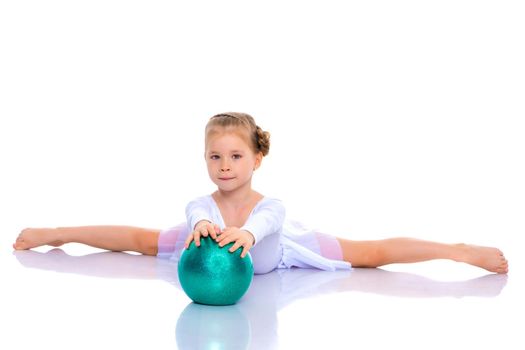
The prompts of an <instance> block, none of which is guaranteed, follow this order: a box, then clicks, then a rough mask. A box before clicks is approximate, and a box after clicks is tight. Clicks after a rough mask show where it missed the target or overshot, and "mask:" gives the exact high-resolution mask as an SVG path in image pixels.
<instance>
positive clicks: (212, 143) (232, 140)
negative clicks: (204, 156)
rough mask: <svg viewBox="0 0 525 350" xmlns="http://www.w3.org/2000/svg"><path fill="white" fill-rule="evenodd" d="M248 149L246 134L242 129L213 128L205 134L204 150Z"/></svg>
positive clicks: (248, 140) (248, 142)
mask: <svg viewBox="0 0 525 350" xmlns="http://www.w3.org/2000/svg"><path fill="white" fill-rule="evenodd" d="M216 147H220V148H224V147H226V148H228V147H229V148H239V147H248V148H250V138H249V135H248V132H247V131H245V130H243V129H242V128H235V129H232V128H224V127H219V128H213V129H211V130H209V131H208V133H207V134H206V149H207V150H209V149H210V148H216Z"/></svg>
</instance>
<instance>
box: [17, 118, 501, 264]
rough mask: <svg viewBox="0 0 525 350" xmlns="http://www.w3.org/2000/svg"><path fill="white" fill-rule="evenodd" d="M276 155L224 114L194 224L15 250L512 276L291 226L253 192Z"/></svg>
mask: <svg viewBox="0 0 525 350" xmlns="http://www.w3.org/2000/svg"><path fill="white" fill-rule="evenodd" d="M269 149H270V134H269V133H268V132H266V131H263V130H262V129H261V128H260V127H259V126H257V125H256V124H255V122H254V120H253V118H252V117H251V116H249V115H248V114H243V113H225V114H218V115H216V116H214V117H212V118H211V119H210V120H209V122H208V124H207V125H206V129H205V158H206V164H207V168H208V174H209V176H210V179H211V180H212V181H213V182H214V183H215V184H216V185H217V191H215V192H214V193H212V194H211V195H208V196H204V197H200V198H197V199H195V200H194V201H192V202H190V203H189V204H188V205H187V207H186V217H187V223H184V224H181V225H179V226H177V227H174V228H171V229H168V230H164V231H160V230H153V229H144V228H136V227H127V226H87V227H67V228H56V229H47V228H44V229H25V230H23V231H22V232H21V233H20V235H19V236H18V238H17V240H16V242H15V243H14V244H13V247H14V248H15V249H17V250H19V249H30V248H34V247H38V246H42V245H52V246H60V245H62V244H64V243H68V242H77V243H84V244H88V245H90V246H94V247H97V248H102V249H108V250H113V251H136V252H139V253H142V254H147V255H157V256H158V257H160V258H169V259H172V260H178V257H179V256H180V254H181V252H182V251H183V249H185V248H187V247H188V246H189V244H190V243H191V242H192V241H195V244H196V245H197V246H199V245H200V239H201V237H208V236H209V237H211V238H212V239H214V240H216V241H217V242H218V244H219V245H220V246H224V245H226V244H228V243H231V242H233V243H234V244H233V246H232V247H231V248H230V249H229V250H230V251H232V252H233V251H235V250H237V249H239V248H242V253H241V257H245V256H246V254H248V252H250V255H251V257H252V260H253V265H254V270H255V273H258V274H261V273H267V272H270V271H272V270H274V269H275V268H290V267H294V266H295V267H305V268H318V269H323V270H331V271H333V270H336V269H350V268H351V266H354V267H378V266H382V265H386V264H392V263H411V262H419V261H427V260H432V259H450V260H454V261H458V262H465V263H468V264H471V265H474V266H478V267H481V268H483V269H486V270H488V271H491V272H496V273H507V271H508V263H507V260H506V259H505V257H504V255H503V253H502V252H501V251H500V250H498V249H496V248H491V247H480V246H475V245H467V244H444V243H437V242H429V241H422V240H416V239H411V238H391V239H385V240H376V241H352V240H348V239H343V238H338V237H334V236H331V235H327V234H324V233H319V232H314V231H309V230H307V229H305V228H303V227H301V226H300V225H299V224H297V223H293V222H285V220H284V218H285V210H284V207H283V205H282V204H281V202H280V201H279V200H277V199H273V198H268V197H265V196H263V195H262V194H260V193H258V192H256V191H254V190H253V189H252V186H251V181H252V176H253V172H254V171H255V170H256V169H257V168H259V167H260V166H261V162H262V159H263V157H264V156H266V155H267V154H268V152H269Z"/></svg>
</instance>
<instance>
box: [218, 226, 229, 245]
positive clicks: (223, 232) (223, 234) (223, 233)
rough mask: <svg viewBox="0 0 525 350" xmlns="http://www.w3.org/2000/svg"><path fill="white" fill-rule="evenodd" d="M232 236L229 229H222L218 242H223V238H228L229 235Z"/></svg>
mask: <svg viewBox="0 0 525 350" xmlns="http://www.w3.org/2000/svg"><path fill="white" fill-rule="evenodd" d="M229 236H230V231H228V230H227V229H226V230H224V231H222V232H221V234H220V236H219V237H217V242H219V243H220V242H222V241H223V240H225V239H227V238H228V237H229Z"/></svg>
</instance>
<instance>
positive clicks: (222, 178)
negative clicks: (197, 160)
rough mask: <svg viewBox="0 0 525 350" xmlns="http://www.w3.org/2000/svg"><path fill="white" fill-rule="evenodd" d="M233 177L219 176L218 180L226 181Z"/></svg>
mask: <svg viewBox="0 0 525 350" xmlns="http://www.w3.org/2000/svg"><path fill="white" fill-rule="evenodd" d="M233 179H235V178H234V177H219V180H221V181H228V180H233Z"/></svg>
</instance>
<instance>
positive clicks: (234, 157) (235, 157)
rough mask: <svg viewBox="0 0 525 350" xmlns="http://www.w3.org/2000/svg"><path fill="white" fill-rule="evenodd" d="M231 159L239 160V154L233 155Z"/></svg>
mask: <svg viewBox="0 0 525 350" xmlns="http://www.w3.org/2000/svg"><path fill="white" fill-rule="evenodd" d="M232 158H233V159H241V158H242V156H241V155H240V154H234V155H233V156H232Z"/></svg>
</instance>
